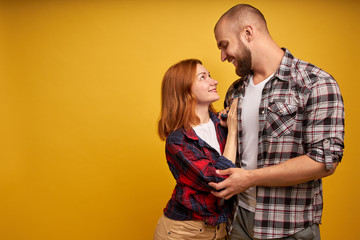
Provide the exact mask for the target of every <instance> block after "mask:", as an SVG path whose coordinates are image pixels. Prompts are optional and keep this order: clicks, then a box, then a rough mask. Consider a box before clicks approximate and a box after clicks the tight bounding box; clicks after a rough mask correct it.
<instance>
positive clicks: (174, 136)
mask: <svg viewBox="0 0 360 240" xmlns="http://www.w3.org/2000/svg"><path fill="white" fill-rule="evenodd" d="M184 137H185V134H184V131H183V129H181V128H178V129H176V130H174V131H172V132H171V133H170V134H169V136H167V138H166V143H167V144H169V143H181V142H183V139H184Z"/></svg>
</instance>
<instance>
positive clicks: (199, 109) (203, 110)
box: [195, 105, 210, 124]
mask: <svg viewBox="0 0 360 240" xmlns="http://www.w3.org/2000/svg"><path fill="white" fill-rule="evenodd" d="M195 112H196V115H197V116H198V117H199V119H200V123H199V124H203V123H208V122H209V121H210V115H209V106H208V105H207V106H206V105H197V106H196V109H195Z"/></svg>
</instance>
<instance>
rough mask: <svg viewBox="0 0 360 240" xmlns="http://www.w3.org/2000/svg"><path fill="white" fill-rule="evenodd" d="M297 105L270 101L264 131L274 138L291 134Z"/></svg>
mask: <svg viewBox="0 0 360 240" xmlns="http://www.w3.org/2000/svg"><path fill="white" fill-rule="evenodd" d="M297 110H298V106H297V105H294V104H288V103H284V102H271V103H270V104H269V106H268V115H267V117H266V120H267V122H266V133H267V135H269V136H273V137H276V138H279V137H282V136H286V135H289V134H291V132H292V129H293V125H294V123H295V117H296V113H297Z"/></svg>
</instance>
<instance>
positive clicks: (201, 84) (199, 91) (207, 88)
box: [191, 64, 220, 105]
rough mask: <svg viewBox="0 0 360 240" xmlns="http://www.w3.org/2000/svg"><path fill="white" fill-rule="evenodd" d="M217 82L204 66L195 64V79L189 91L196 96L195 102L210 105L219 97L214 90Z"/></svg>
mask: <svg viewBox="0 0 360 240" xmlns="http://www.w3.org/2000/svg"><path fill="white" fill-rule="evenodd" d="M217 84H218V82H217V81H216V80H214V79H212V78H211V77H210V73H209V72H208V70H206V68H205V67H204V66H203V65H201V64H197V66H196V75H195V81H194V83H193V85H192V87H191V91H192V93H193V94H194V96H195V97H196V100H197V103H198V104H200V105H210V104H211V103H213V102H215V101H217V100H219V99H220V96H219V94H218V93H217V91H216V86H217Z"/></svg>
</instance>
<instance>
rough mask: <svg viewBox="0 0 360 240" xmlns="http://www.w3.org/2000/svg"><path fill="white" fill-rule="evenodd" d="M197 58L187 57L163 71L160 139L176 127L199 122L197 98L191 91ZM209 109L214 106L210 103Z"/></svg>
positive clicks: (199, 62) (159, 124)
mask: <svg viewBox="0 0 360 240" xmlns="http://www.w3.org/2000/svg"><path fill="white" fill-rule="evenodd" d="M197 64H202V62H201V61H200V60H198V59H187V60H183V61H181V62H179V63H176V64H174V65H173V66H171V67H170V68H169V69H168V70H167V71H166V73H165V75H164V78H163V81H162V86H161V114H160V120H159V122H158V133H159V136H160V138H161V140H165V139H166V137H167V136H168V135H169V134H170V133H171V132H173V131H174V130H176V129H178V128H181V127H183V128H185V130H189V129H190V128H191V126H192V125H197V124H199V122H200V119H199V117H198V116H197V115H196V113H195V107H196V104H197V100H196V98H195V96H194V95H193V94H192V92H191V87H192V85H193V83H194V82H195V77H196V76H195V75H196V66H197ZM209 109H210V110H211V111H213V112H215V111H214V108H213V106H212V105H211V104H210V106H209Z"/></svg>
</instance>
